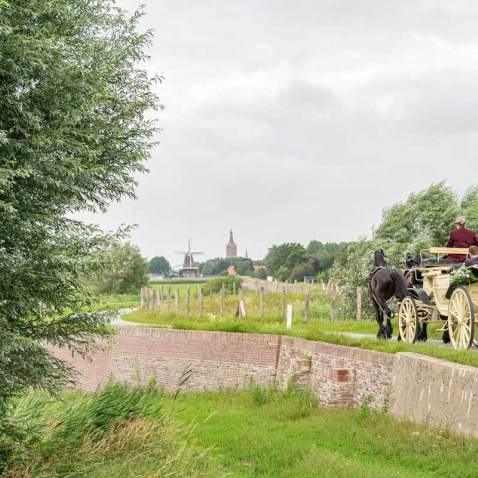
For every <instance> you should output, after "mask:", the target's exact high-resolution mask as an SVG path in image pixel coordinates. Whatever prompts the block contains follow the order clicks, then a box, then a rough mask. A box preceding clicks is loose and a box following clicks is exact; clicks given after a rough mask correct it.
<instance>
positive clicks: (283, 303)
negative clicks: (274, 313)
mask: <svg viewBox="0 0 478 478" xmlns="http://www.w3.org/2000/svg"><path fill="white" fill-rule="evenodd" d="M286 286H287V284H286ZM285 292H286V288H285V287H282V317H283V318H284V317H285V310H286V307H285Z"/></svg>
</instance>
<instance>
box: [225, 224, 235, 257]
mask: <svg viewBox="0 0 478 478" xmlns="http://www.w3.org/2000/svg"><path fill="white" fill-rule="evenodd" d="M226 257H237V246H236V244H235V243H234V239H233V238H232V229H231V233H230V234H229V242H228V243H227V245H226Z"/></svg>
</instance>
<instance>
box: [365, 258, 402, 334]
mask: <svg viewBox="0 0 478 478" xmlns="http://www.w3.org/2000/svg"><path fill="white" fill-rule="evenodd" d="M368 292H369V296H370V299H371V301H372V305H373V308H374V309H375V320H376V321H377V323H378V332H377V338H379V339H380V338H386V339H390V338H392V334H393V327H392V323H391V318H392V313H391V310H390V308H389V307H388V301H389V300H390V299H391V298H392V297H396V298H397V299H399V300H403V299H404V298H405V297H406V296H407V295H408V291H407V287H406V285H405V277H404V276H403V272H402V271H400V270H398V269H395V267H390V266H388V265H387V261H386V260H385V254H384V252H383V250H382V249H380V251H375V259H374V263H373V268H372V270H371V271H370V276H369V284H368ZM384 317H386V320H387V321H386V326H384V325H383V319H384Z"/></svg>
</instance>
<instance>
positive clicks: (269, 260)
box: [264, 242, 307, 276]
mask: <svg viewBox="0 0 478 478" xmlns="http://www.w3.org/2000/svg"><path fill="white" fill-rule="evenodd" d="M264 260H265V263H266V266H267V271H268V272H269V274H270V275H272V276H276V275H277V273H278V271H279V269H280V268H281V267H282V268H286V269H287V271H288V272H289V271H291V270H292V269H293V268H294V267H295V266H296V265H297V264H300V263H302V262H305V261H306V260H307V252H306V250H305V248H304V246H302V245H301V244H298V243H296V242H294V243H285V244H281V245H278V246H276V245H273V246H272V247H270V248H269V250H268V252H267V254H266V257H265V259H264Z"/></svg>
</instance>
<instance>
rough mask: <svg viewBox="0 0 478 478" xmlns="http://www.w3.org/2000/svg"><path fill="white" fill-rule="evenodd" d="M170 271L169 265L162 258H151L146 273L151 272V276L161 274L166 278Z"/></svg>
mask: <svg viewBox="0 0 478 478" xmlns="http://www.w3.org/2000/svg"><path fill="white" fill-rule="evenodd" d="M170 271H171V265H170V263H169V261H168V260H167V259H166V258H165V257H163V256H161V257H157V256H156V257H153V258H152V259H151V260H150V261H149V263H148V272H152V273H153V274H161V275H163V276H164V277H166V276H168V275H169V273H170Z"/></svg>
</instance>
